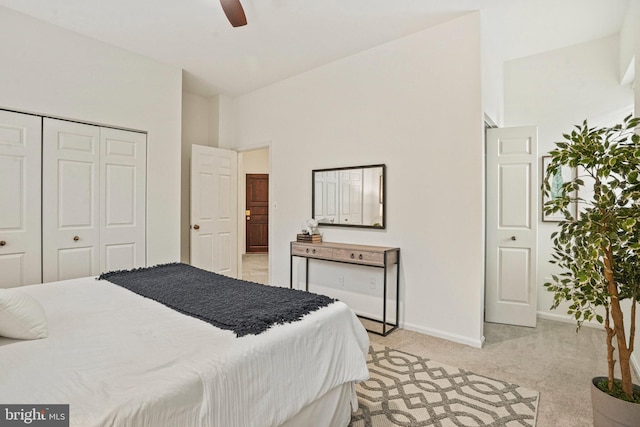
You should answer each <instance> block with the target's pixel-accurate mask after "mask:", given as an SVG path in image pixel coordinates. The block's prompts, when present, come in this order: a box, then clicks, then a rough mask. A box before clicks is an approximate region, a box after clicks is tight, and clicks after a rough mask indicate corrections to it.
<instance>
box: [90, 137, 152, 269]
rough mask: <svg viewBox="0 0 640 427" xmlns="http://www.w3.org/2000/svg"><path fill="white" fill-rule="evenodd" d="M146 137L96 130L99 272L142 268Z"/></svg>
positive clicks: (143, 258) (144, 238)
mask: <svg viewBox="0 0 640 427" xmlns="http://www.w3.org/2000/svg"><path fill="white" fill-rule="evenodd" d="M146 152H147V137H146V135H145V134H143V133H139V132H129V131H124V130H120V129H111V128H100V195H101V198H100V199H101V201H102V205H101V208H100V266H101V268H100V270H101V271H112V270H127V269H131V268H134V267H141V266H144V265H145V259H146V254H145V248H146V245H145V240H146V235H145V231H146V230H145V215H146V207H145V193H146V187H145V186H146V177H145V171H146Z"/></svg>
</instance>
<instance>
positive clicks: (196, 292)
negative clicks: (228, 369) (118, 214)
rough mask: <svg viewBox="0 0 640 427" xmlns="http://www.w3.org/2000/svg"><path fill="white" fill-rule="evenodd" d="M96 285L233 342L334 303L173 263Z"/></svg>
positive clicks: (121, 273)
mask: <svg viewBox="0 0 640 427" xmlns="http://www.w3.org/2000/svg"><path fill="white" fill-rule="evenodd" d="M98 280H108V281H109V282H111V283H114V284H116V285H119V286H122V287H124V288H126V289H129V290H130V291H132V292H135V293H136V294H138V295H142V296H143V297H146V298H150V299H152V300H154V301H158V302H160V303H162V304H164V305H166V306H167V307H170V308H173V309H174V310H177V311H179V312H180V313H184V314H186V315H189V316H193V317H197V318H198V319H201V320H204V321H205V322H208V323H211V324H212V325H214V326H217V327H218V328H221V329H228V330H231V331H233V332H235V333H236V335H237V336H238V337H241V336H244V335H250V334H253V335H257V334H259V333H261V332H264V331H266V330H267V329H268V328H269V327H270V326H272V325H275V324H282V323H290V322H294V321H296V320H300V319H301V318H302V316H304V315H305V314H308V313H310V312H312V311H315V310H318V309H319V308H322V307H325V306H327V305H329V304H331V303H332V302H334V301H335V300H334V299H332V298H329V297H326V296H324V295H317V294H312V293H309V292H305V291H301V290H296V289H289V288H280V287H276V286H267V285H261V284H258V283H252V282H247V281H244V280H237V279H232V278H230V277H227V276H222V275H220V274H216V273H212V272H209V271H205V270H201V269H199V268H196V267H192V266H190V265H187V264H178V263H173V264H162V265H158V266H155V267H148V268H139V269H134V270H130V271H112V272H108V273H103V274H101V275H100V277H98Z"/></svg>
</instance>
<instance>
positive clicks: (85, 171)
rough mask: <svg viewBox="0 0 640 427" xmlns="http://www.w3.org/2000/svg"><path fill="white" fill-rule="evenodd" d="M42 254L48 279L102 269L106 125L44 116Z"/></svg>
mask: <svg viewBox="0 0 640 427" xmlns="http://www.w3.org/2000/svg"><path fill="white" fill-rule="evenodd" d="M42 155H43V159H44V161H43V164H42V174H43V182H42V204H43V207H44V209H43V217H42V256H43V279H44V281H45V282H51V281H56V280H65V279H73V278H76V277H86V276H95V275H97V274H98V273H99V269H100V254H99V244H100V204H99V203H100V199H99V192H100V128H99V127H98V126H91V125H86V124H81V123H75V122H68V121H63V120H54V119H48V118H45V119H44V124H43V144H42Z"/></svg>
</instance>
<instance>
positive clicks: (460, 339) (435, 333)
mask: <svg viewBox="0 0 640 427" xmlns="http://www.w3.org/2000/svg"><path fill="white" fill-rule="evenodd" d="M400 327H401V328H402V329H406V330H407V331H413V332H419V333H421V334H425V335H430V336H432V337H436V338H442V339H445V340H448V341H453V342H456V343H458V344H464V345H468V346H470V347H475V348H482V346H483V345H484V336H483V337H481V338H480V339H479V340H476V339H472V338H469V337H465V336H462V335H456V334H450V333H448V332H443V331H439V330H437V329H430V328H424V327H422V326H417V325H413V324H411V323H401V325H400Z"/></svg>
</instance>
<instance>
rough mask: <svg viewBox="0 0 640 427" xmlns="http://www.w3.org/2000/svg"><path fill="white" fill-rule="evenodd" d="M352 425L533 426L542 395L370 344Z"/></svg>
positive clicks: (354, 426)
mask: <svg viewBox="0 0 640 427" xmlns="http://www.w3.org/2000/svg"><path fill="white" fill-rule="evenodd" d="M367 366H368V367H369V374H370V379H369V380H367V381H365V382H363V383H360V384H358V385H357V386H356V391H357V393H358V404H359V407H360V408H359V409H358V411H357V412H356V413H354V414H353V416H352V417H351V424H350V427H387V426H389V427H391V426H411V427H418V426H435V427H450V426H451V427H454V426H455V427H459V426H464V427H472V426H473V427H479V426H492V427H494V426H495V427H498V426H500V427H502V426H505V427H516V426H517V427H521V426H527V427H533V426H535V425H536V414H537V411H538V398H539V393H538V392H537V391H535V390H529V389H526V388H524V387H520V386H518V385H516V384H510V383H507V382H504V381H500V380H496V379H493V378H488V377H485V376H482V375H477V374H474V373H473V372H469V371H465V370H463V369H458V368H454V367H452V366H447V365H444V364H442V363H439V362H436V361H433V360H429V359H425V358H422V357H420V356H416V355H413V354H409V353H405V352H402V351H399V350H394V349H391V348H388V347H382V346H379V345H372V346H371V347H369V355H368V356H367Z"/></svg>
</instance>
